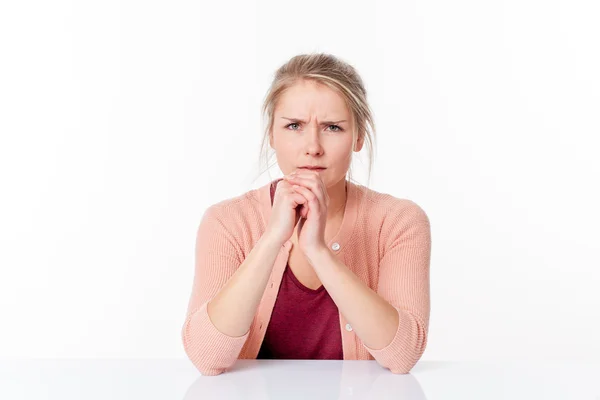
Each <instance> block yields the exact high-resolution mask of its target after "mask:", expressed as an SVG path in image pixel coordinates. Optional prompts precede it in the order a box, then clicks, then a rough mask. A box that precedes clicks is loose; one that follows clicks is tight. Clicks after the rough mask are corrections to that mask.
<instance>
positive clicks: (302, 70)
mask: <svg viewBox="0 0 600 400" xmlns="http://www.w3.org/2000/svg"><path fill="white" fill-rule="evenodd" d="M302 80H312V81H315V82H317V83H321V84H324V85H327V86H328V87H329V88H331V89H333V90H335V91H336V92H337V93H339V94H340V95H341V96H342V98H343V99H344V101H345V103H346V106H347V107H348V109H349V110H350V114H351V116H352V121H353V123H354V124H353V125H354V131H353V132H352V139H353V146H356V143H357V139H363V140H364V143H365V144H367V147H368V152H369V175H368V177H369V182H370V180H371V170H372V168H373V149H374V144H375V143H374V141H375V139H376V138H375V123H374V120H373V112H372V111H371V108H370V106H369V104H368V102H367V91H366V90H365V86H364V84H363V81H362V79H361V77H360V76H359V74H358V73H357V72H356V70H355V69H354V67H352V66H351V65H350V64H348V63H346V62H345V61H342V60H341V59H339V58H338V57H335V56H333V55H331V54H325V53H312V54H300V55H296V56H294V57H292V58H291V59H290V60H289V61H287V62H286V63H285V64H283V65H282V66H281V67H279V69H278V70H277V71H276V72H275V76H274V79H273V82H272V83H271V86H270V88H269V90H268V92H267V94H266V96H265V98H264V103H263V106H262V110H261V111H262V116H263V124H264V123H265V121H266V127H265V131H264V135H263V139H262V143H261V153H260V155H259V165H260V160H261V156H264V161H265V163H266V165H267V166H266V168H265V170H263V171H262V172H260V174H259V176H260V175H262V174H263V173H264V172H265V171H268V170H269V169H270V168H271V166H272V165H275V163H273V164H271V165H269V160H270V158H271V157H272V156H273V155H274V153H273V154H271V156H269V154H268V153H269V139H270V135H271V130H272V128H273V114H274V111H275V107H276V106H277V103H278V101H279V100H280V98H281V96H282V94H283V93H284V92H285V91H286V90H287V89H288V88H290V87H291V86H293V85H294V84H295V83H297V82H299V81H302ZM352 153H354V147H353V151H352ZM349 180H351V181H352V180H353V178H352V163H351V164H350V168H349Z"/></svg>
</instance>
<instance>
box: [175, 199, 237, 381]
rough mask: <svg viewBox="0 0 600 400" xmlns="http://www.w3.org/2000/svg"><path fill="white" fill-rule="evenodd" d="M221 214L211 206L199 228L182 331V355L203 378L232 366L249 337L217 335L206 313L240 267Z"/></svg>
mask: <svg viewBox="0 0 600 400" xmlns="http://www.w3.org/2000/svg"><path fill="white" fill-rule="evenodd" d="M223 214H224V212H223V211H221V209H219V208H218V207H216V205H212V206H211V207H209V208H208V209H207V210H206V211H205V213H204V215H203V216H202V220H201V222H200V225H199V226H198V230H197V234H196V245H195V268H194V280H193V284H192V293H191V296H190V299H189V303H188V308H187V312H186V318H185V322H184V324H183V327H182V329H181V338H182V341H183V347H184V349H185V352H186V354H187V356H188V357H189V359H190V361H191V362H192V363H193V364H194V366H195V367H196V368H197V369H198V370H199V371H200V372H201V373H202V375H219V374H221V373H222V372H224V371H225V370H226V369H227V368H228V367H230V366H232V365H233V364H234V363H235V361H236V360H237V358H238V356H239V354H240V352H241V350H242V347H243V345H244V343H245V342H246V339H247V338H248V334H249V332H246V334H244V335H243V336H238V337H232V336H228V335H226V334H224V333H222V332H220V331H219V330H218V329H217V328H216V327H215V326H214V325H213V323H212V322H211V320H210V317H209V315H208V312H207V304H208V302H209V301H210V300H211V299H212V298H213V297H214V296H215V295H216V294H217V293H218V292H219V290H220V289H221V288H222V287H223V285H225V283H227V281H228V280H229V278H230V277H231V276H232V275H233V274H234V273H235V271H236V270H237V268H238V267H239V266H240V264H241V263H242V260H241V258H242V257H241V256H240V253H241V250H239V247H238V245H237V243H236V240H235V236H233V235H232V234H231V233H230V232H229V231H228V230H227V227H226V221H225V219H226V218H224V217H223V216H222V215H223Z"/></svg>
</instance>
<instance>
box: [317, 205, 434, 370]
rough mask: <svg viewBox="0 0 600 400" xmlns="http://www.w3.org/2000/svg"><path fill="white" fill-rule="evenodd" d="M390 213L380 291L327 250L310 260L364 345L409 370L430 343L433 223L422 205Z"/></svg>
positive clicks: (380, 358) (379, 359) (379, 358)
mask: <svg viewBox="0 0 600 400" xmlns="http://www.w3.org/2000/svg"><path fill="white" fill-rule="evenodd" d="M409 214H410V215H407V214H406V211H405V212H403V216H402V218H392V220H391V224H390V225H389V226H388V227H387V229H386V231H387V232H390V233H389V234H386V235H385V238H386V239H384V240H385V243H384V245H385V252H384V254H383V257H382V258H381V260H380V263H379V282H378V289H377V293H375V292H374V291H373V290H371V289H370V288H369V287H368V286H367V285H366V284H365V283H363V282H362V280H360V279H359V278H358V277H357V276H356V275H355V274H354V273H353V272H352V271H351V270H350V269H348V267H346V265H344V264H343V263H342V262H341V261H340V260H338V259H337V258H335V256H333V254H331V252H330V251H329V249H324V250H321V251H319V252H317V253H316V254H313V255H310V256H309V257H308V258H309V262H310V263H311V264H312V265H313V268H314V269H315V271H316V272H317V275H318V276H319V279H320V280H321V282H322V283H323V285H324V286H325V288H326V289H327V291H328V293H329V294H330V296H331V298H332V299H333V301H334V302H335V303H336V305H337V306H338V308H339V309H340V311H341V312H342V314H343V315H344V316H345V317H346V319H347V320H348V321H349V322H350V324H351V325H352V328H353V330H354V332H355V333H356V335H357V336H358V337H359V338H360V340H361V341H362V342H363V346H364V347H365V348H366V349H367V350H368V351H369V353H371V355H372V356H373V358H375V360H376V361H377V362H378V363H379V364H381V365H382V366H384V367H386V368H388V369H390V370H391V371H392V372H394V373H402V374H404V373H408V372H409V371H410V370H411V369H412V367H413V366H414V365H415V364H416V363H417V361H418V360H419V359H420V357H421V355H422V354H423V352H424V351H425V347H426V344H427V332H428V325H429V311H430V298H429V262H430V254H431V235H430V225H429V219H428V218H427V215H426V214H425V213H424V211H422V209H421V208H420V207H414V206H413V207H412V208H411V210H410V213H409Z"/></svg>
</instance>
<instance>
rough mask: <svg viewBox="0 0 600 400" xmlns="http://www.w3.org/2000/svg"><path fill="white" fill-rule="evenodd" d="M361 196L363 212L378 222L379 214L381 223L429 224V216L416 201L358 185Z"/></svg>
mask: <svg viewBox="0 0 600 400" xmlns="http://www.w3.org/2000/svg"><path fill="white" fill-rule="evenodd" d="M358 191H359V193H360V194H359V196H360V198H361V205H362V209H363V210H362V212H363V215H364V216H369V219H370V220H373V222H376V221H377V220H378V218H371V217H373V216H379V222H381V223H385V222H387V223H404V224H415V223H423V224H427V225H429V216H428V215H427V213H426V212H425V210H424V209H423V207H421V205H419V204H418V203H417V202H416V201H414V200H411V199H407V198H403V197H397V196H394V195H392V194H389V193H384V192H379V191H376V190H374V189H371V188H368V187H365V186H362V185H358Z"/></svg>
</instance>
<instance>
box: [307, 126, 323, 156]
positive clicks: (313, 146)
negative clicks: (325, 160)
mask: <svg viewBox="0 0 600 400" xmlns="http://www.w3.org/2000/svg"><path fill="white" fill-rule="evenodd" d="M305 132H306V135H304V137H305V144H304V146H305V149H306V154H312V155H321V154H323V146H322V145H321V137H320V132H319V128H318V127H317V126H315V124H311V125H310V126H307V128H306V131H305Z"/></svg>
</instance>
